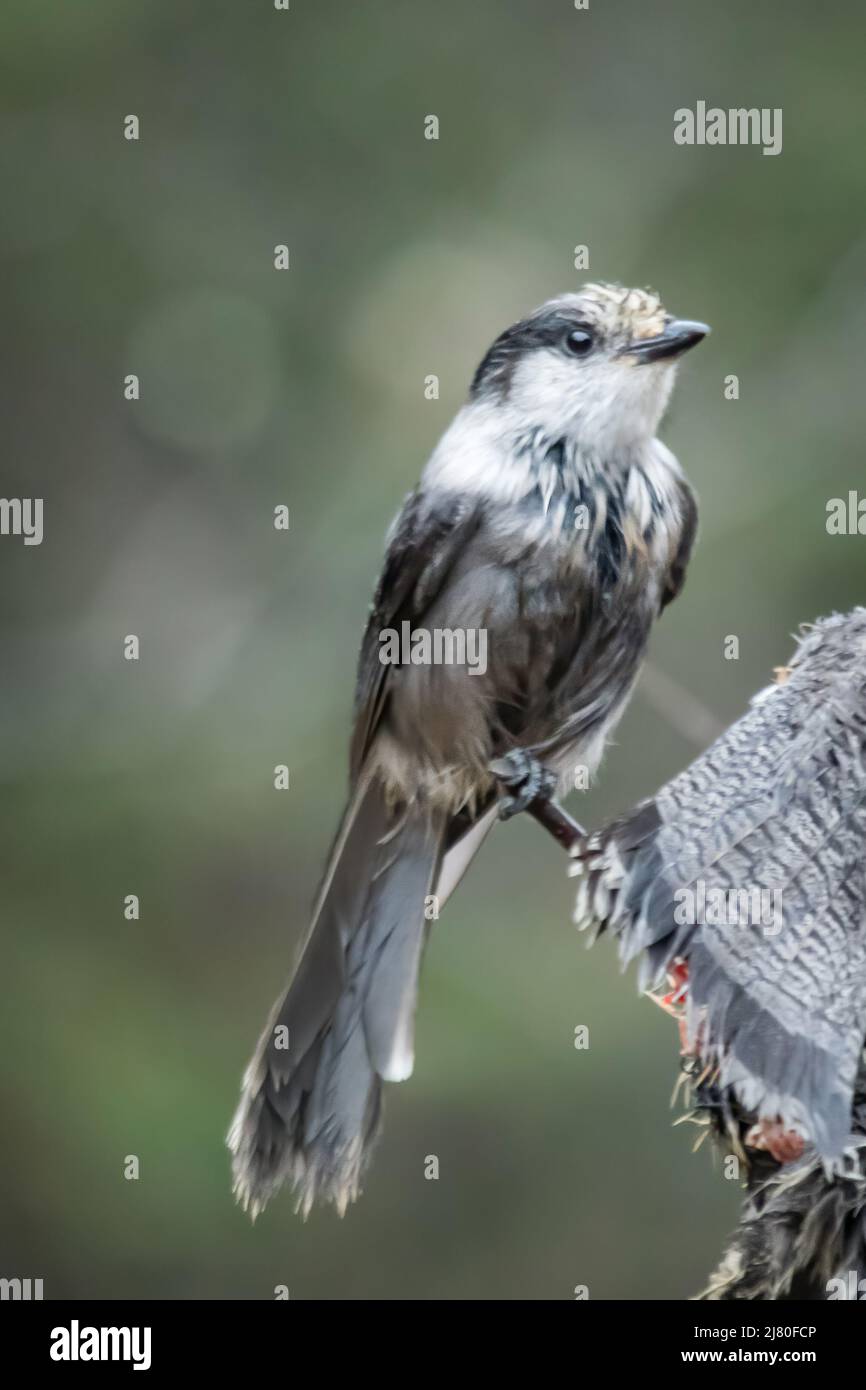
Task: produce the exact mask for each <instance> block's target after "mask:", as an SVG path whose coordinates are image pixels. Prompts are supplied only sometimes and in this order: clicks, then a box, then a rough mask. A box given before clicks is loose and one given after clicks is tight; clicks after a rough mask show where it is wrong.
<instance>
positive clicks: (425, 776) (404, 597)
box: [228, 285, 709, 1216]
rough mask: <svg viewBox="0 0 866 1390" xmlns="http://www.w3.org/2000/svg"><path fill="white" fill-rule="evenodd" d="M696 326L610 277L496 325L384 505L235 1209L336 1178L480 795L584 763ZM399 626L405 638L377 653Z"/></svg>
mask: <svg viewBox="0 0 866 1390" xmlns="http://www.w3.org/2000/svg"><path fill="white" fill-rule="evenodd" d="M708 331H709V330H708V329H707V327H706V325H704V324H701V323H693V322H689V321H684V320H681V319H675V318H673V317H672V316H671V315H670V314H667V313H666V312H665V310H664V308H663V307H662V305H661V303H660V301H659V299H658V298H657V296H656V295H654V294H652V293H649V292H646V291H642V290H628V289H623V288H620V287H618V286H611V285H587V286H585V287H584V288H583V289H582V290H581V291H580V292H579V293H574V294H564V295H562V296H560V297H559V298H557V299H553V300H550V301H549V302H548V303H546V304H543V305H542V306H541V308H539V309H537V310H536V311H535V312H534V313H532V314H530V315H529V316H528V317H527V318H525V319H523V320H521V321H520V322H519V323H516V324H514V325H513V326H512V327H510V328H508V329H506V330H505V332H503V333H502V334H500V336H499V337H498V338H497V339H496V340H495V342H494V343H493V345H492V346H491V348H490V349H489V351H488V352H487V355H486V356H485V357H484V359H483V361H482V362H481V364H480V366H479V367H478V370H477V371H476V373H475V376H474V379H473V381H472V385H471V388H470V392H469V399H468V401H467V403H466V404H465V405H464V406H463V408H462V409H461V410H460V411H459V412H458V414H457V416H456V417H455V419H454V421H453V422H452V424H451V426H450V427H449V428H448V430H447V431H446V432H445V434H444V436H443V437H442V439H441V440H440V442H439V444H438V445H437V447H436V448H435V449H434V451H433V454H432V456H431V458H430V460H429V462H428V463H427V466H426V468H425V469H424V472H423V474H422V477H421V481H420V484H419V485H418V486H417V487H416V489H415V490H414V492H411V493H410V494H409V496H408V497H407V499H406V501H405V503H404V505H403V508H402V510H401V511H400V513H399V515H398V517H397V518H396V520H395V522H394V523H393V525H392V527H391V530H390V533H389V536H388V540H387V549H386V554H385V561H384V566H383V569H382V573H381V576H380V579H379V583H378V587H377V589H376V593H375V596H374V599H373V604H372V609H371V612H370V617H369V621H368V623H367V628H366V631H365V634H364V638H363V643H362V647H361V654H360V659H359V665H358V676H357V686H356V698H355V721H354V730H353V734H352V740H351V752H350V774H349V799H348V805H347V807H346V810H345V812H344V815H343V819H342V822H341V824H340V827H339V830H338V832H337V835H336V838H335V840H334V844H333V846H332V849H331V853H330V857H329V859H328V863H327V866H326V869H325V872H324V876H323V879H322V882H321V885H320V888H319V891H318V895H317V898H316V901H315V904H314V908H313V914H312V925H311V927H310V931H309V934H308V936H307V940H306V944H305V946H304V949H303V952H302V954H301V957H300V960H299V962H298V965H297V969H296V971H295V974H294V977H293V978H292V980H291V982H290V984H289V986H288V989H287V991H286V993H285V994H284V995H283V996H282V997H281V998H280V1000H279V1001H278V1002H277V1004H276V1006H275V1008H274V1010H273V1012H272V1014H271V1017H270V1019H269V1021H268V1024H267V1026H266V1028H265V1031H264V1033H263V1034H262V1036H261V1038H260V1040H259V1044H258V1047H257V1048H256V1051H255V1054H254V1056H253V1059H252V1061H251V1063H250V1065H249V1067H248V1068H247V1071H246V1073H245V1076H244V1080H243V1086H242V1093H241V1101H240V1105H239V1107H238V1110H237V1112H236V1114H235V1117H234V1120H233V1122H232V1127H231V1130H230V1132H229V1136H228V1143H229V1147H230V1149H231V1151H232V1154H233V1167H234V1182H235V1192H236V1194H237V1196H238V1198H239V1200H240V1201H241V1202H242V1203H243V1205H244V1206H245V1207H246V1208H247V1209H249V1210H250V1211H251V1212H252V1214H253V1215H254V1216H255V1215H256V1214H257V1212H258V1211H260V1210H261V1208H262V1207H263V1206H264V1204H265V1203H266V1202H267V1201H268V1199H269V1198H270V1197H271V1196H272V1195H273V1194H274V1192H275V1191H276V1190H277V1188H279V1187H280V1185H281V1184H282V1183H283V1182H284V1181H286V1180H288V1181H289V1182H291V1183H292V1185H293V1186H294V1188H295V1191H296V1194H297V1197H298V1205H299V1207H300V1208H301V1209H302V1210H303V1211H304V1212H305V1213H306V1211H308V1210H309V1207H310V1206H311V1204H312V1203H313V1201H314V1200H315V1199H316V1198H322V1199H324V1200H330V1201H333V1202H334V1203H335V1205H336V1206H337V1208H338V1209H339V1210H340V1211H341V1212H342V1211H343V1210H345V1207H346V1205H347V1203H348V1202H349V1201H351V1200H352V1199H354V1198H355V1197H356V1196H357V1194H358V1190H359V1183H360V1179H361V1177H362V1174H363V1172H364V1169H365V1166H366V1163H367V1161H368V1158H369V1153H370V1149H371V1146H372V1143H373V1140H374V1138H375V1136H376V1133H377V1130H378V1127H379V1121H380V1114H381V1109H382V1083H383V1081H402V1080H404V1079H405V1078H406V1077H408V1076H409V1075H410V1073H411V1071H412V1066H413V1031H414V1014H415V1005H416V998H417V992H418V975H419V968H420V964H421V955H422V951H423V947H424V943H425V939H426V936H427V931H428V927H429V922H430V920H432V919H434V918H435V917H436V916H437V915H438V911H439V910H440V909H441V907H442V906H443V905H444V903H445V901H446V900H447V898H448V897H449V895H450V893H451V892H452V890H453V888H454V887H455V885H456V884H457V883H458V881H459V879H460V878H461V876H462V875H463V873H464V871H465V869H466V867H467V865H468V863H469V861H470V860H471V858H472V856H473V855H474V854H475V852H476V851H477V849H478V848H479V846H480V844H481V842H482V840H483V839H484V837H485V835H486V834H487V832H488V830H489V829H490V827H491V825H492V824H493V822H494V820H495V819H496V816H497V809H500V813H501V814H503V815H507V814H509V813H512V812H513V811H515V810H519V809H521V808H522V807H524V806H526V805H527V804H528V803H529V802H530V801H531V800H532V799H533V798H535V797H536V796H537V795H538V793H539V790H540V789H541V788H544V789H552V787H553V786H559V787H561V788H564V787H565V786H567V785H574V773H575V769H576V768H578V767H580V768H584V769H585V770H586V772H587V775H591V774H592V772H594V770H595V768H596V766H597V764H598V762H599V760H600V758H601V754H602V749H603V746H604V742H605V739H606V737H607V736H608V735H609V733H610V732H611V730H612V728H613V727H614V725H615V724H616V722H617V720H618V719H619V717H620V715H621V714H622V712H623V709H624V707H625V705H626V702H627V700H628V698H629V695H630V693H631V690H632V688H633V686H634V683H635V680H636V678H637V674H638V671H639V668H640V664H641V660H642V657H643V655H644V652H645V649H646V645H647V641H648V638H649V634H650V629H651V628H652V624H653V621H654V619H655V618H656V617H657V615H658V614H659V613H660V612H661V610H662V609H663V608H664V607H665V605H666V604H667V603H669V602H670V601H671V599H673V598H675V597H676V595H677V594H678V593H679V591H680V589H681V587H682V584H683V581H684V577H685V570H686V565H687V563H688V558H689V553H690V550H691V546H692V542H693V539H694V534H695V528H696V520H697V511H696V505H695V499H694V496H693V494H692V491H691V489H690V488H689V486H688V484H687V482H686V481H685V479H684V477H683V474H682V472H681V469H680V466H679V464H678V463H677V460H676V459H675V458H674V456H673V454H672V453H671V452H670V450H669V449H667V448H666V447H665V445H664V444H662V443H661V442H660V441H659V440H658V439H657V438H656V437H655V435H656V429H657V427H658V425H659V421H660V420H661V417H662V414H663V412H664V409H665V406H666V404H667V401H668V398H669V396H670V393H671V389H672V386H673V382H674V375H675V370H676V363H677V359H678V358H679V357H680V355H681V354H682V353H683V352H685V351H686V350H687V349H689V348H691V347H693V346H694V345H695V344H696V343H698V342H700V340H701V339H702V338H703V337H704V336H705V334H706V333H707V332H708ZM400 631H409V632H411V634H412V645H411V648H409V649H407V648H406V647H405V646H404V648H403V649H402V651H401V654H400V656H399V659H396V660H390V661H386V660H385V659H384V656H385V647H384V645H383V635H384V634H385V633H386V632H387V633H394V632H400ZM419 632H420V633H421V634H422V637H423V636H424V635H425V634H426V635H429V634H435V633H438V634H443V633H444V634H450V637H451V638H452V639H453V638H454V634H475V635H476V636H477V635H479V634H480V635H483V638H484V641H483V650H484V653H485V661H484V662H483V663H482V662H480V661H478V662H476V663H475V664H474V665H470V664H469V663H468V662H465V661H464V662H462V663H461V662H460V661H459V660H458V661H454V660H451V661H449V660H448V659H447V658H446V659H445V660H439V661H437V660H435V659H433V658H430V657H429V653H430V652H434V651H435V650H436V648H435V646H434V645H433V644H430V645H428V647H426V648H425V646H424V643H423V642H421V643H420V644H419V645H418V646H416V645H415V638H416V636H417V634H418V633H419ZM480 649H481V646H480V645H479V647H478V650H480ZM441 650H443V649H441V648H440V654H441ZM419 652H420V653H421V656H422V659H420V660H419V659H417V658H418V654H419ZM425 652H427V653H428V656H427V659H424V654H425ZM453 652H454V649H453V647H452V652H451V654H452V655H453ZM458 655H459V649H458ZM503 783H504V785H505V786H506V787H507V788H508V791H509V793H510V794H509V795H508V796H506V797H505V798H504V800H503V801H502V802H501V803H500V801H499V797H500V791H501V784H503Z"/></svg>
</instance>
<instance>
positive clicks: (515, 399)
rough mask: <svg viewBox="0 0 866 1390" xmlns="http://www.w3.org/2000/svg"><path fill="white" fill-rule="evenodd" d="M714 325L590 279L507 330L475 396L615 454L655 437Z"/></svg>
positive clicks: (520, 420) (478, 376) (518, 418)
mask: <svg viewBox="0 0 866 1390" xmlns="http://www.w3.org/2000/svg"><path fill="white" fill-rule="evenodd" d="M709 331H710V330H709V328H708V327H707V325H706V324H704V323H695V322H692V321H691V320H688V319H676V318H674V317H673V316H672V315H671V314H668V313H666V312H665V309H664V307H663V306H662V303H661V301H660V300H659V298H658V296H657V295H655V294H653V293H651V292H650V291H647V290H629V289H623V288H621V287H620V286H618V285H585V286H584V287H583V289H581V290H580V291H578V292H577V293H576V294H564V295H560V296H559V297H558V298H557V299H551V300H548V302H547V303H546V304H542V305H541V307H540V308H539V309H536V310H535V312H534V313H532V314H530V315H529V317H528V318H525V319H522V320H521V321H520V322H519V323H516V324H513V325H512V327H511V328H507V329H506V330H505V332H504V333H501V334H500V336H499V337H498V338H497V339H496V341H495V342H494V343H493V345H492V347H491V348H490V350H489V351H488V353H487V355H486V357H485V358H484V360H483V362H482V363H481V365H480V366H479V368H478V370H477V372H476V373H475V377H474V379H473V382H472V392H471V395H472V399H473V400H474V401H479V402H480V401H487V402H490V403H491V404H493V403H496V404H497V405H499V406H500V407H501V408H502V409H504V410H505V411H506V412H508V413H509V415H512V416H513V417H514V420H515V423H516V424H517V425H519V426H524V425H525V426H531V427H538V428H539V429H541V430H543V431H544V432H545V433H546V434H549V435H550V436H551V437H557V436H560V435H568V436H571V437H572V438H574V439H576V440H577V442H578V443H579V445H580V446H581V447H582V448H585V449H587V450H591V451H592V452H593V453H597V454H600V455H602V456H605V455H607V454H610V453H612V452H614V451H616V450H618V449H622V448H629V447H631V446H633V445H636V444H640V443H641V442H642V441H644V440H649V439H651V438H652V437H653V435H654V434H655V432H656V429H657V428H658V424H659V421H660V420H661V417H662V414H663V413H664V409H665V406H666V405H667V402H668V398H669V396H670V393H671V389H672V387H673V382H674V375H675V372H676V365H677V362H678V360H679V358H680V357H681V355H682V354H683V353H684V352H686V351H687V350H688V349H689V348H691V347H694V346H695V344H696V343H699V342H700V341H701V339H702V338H704V337H705V336H706V334H707V333H709Z"/></svg>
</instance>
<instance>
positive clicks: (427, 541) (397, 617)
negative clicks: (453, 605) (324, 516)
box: [350, 488, 479, 779]
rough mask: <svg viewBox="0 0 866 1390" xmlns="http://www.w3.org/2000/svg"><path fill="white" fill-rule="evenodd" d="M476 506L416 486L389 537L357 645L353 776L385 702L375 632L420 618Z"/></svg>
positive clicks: (475, 519) (472, 523)
mask: <svg viewBox="0 0 866 1390" xmlns="http://www.w3.org/2000/svg"><path fill="white" fill-rule="evenodd" d="M478 524H479V513H478V506H477V503H476V502H475V501H473V500H472V499H466V498H463V497H460V496H459V495H456V494H448V495H446V496H437V497H436V498H435V500H431V499H430V497H429V496H428V495H427V494H426V493H425V492H424V491H423V490H422V489H421V488H416V490H415V491H414V492H411V493H410V494H409V496H408V497H407V499H406V501H405V503H404V505H403V508H402V510H401V512H400V513H399V515H398V516H397V518H396V520H395V522H394V524H393V525H392V527H391V530H390V532H389V535H388V544H387V549H386V553H385V561H384V564H383V566H382V572H381V575H380V577H379V582H378V584H377V586H376V592H375V594H374V596H373V602H372V605H371V608H370V615H369V618H368V620H367V626H366V629H365V631H364V637H363V640H362V643H361V653H360V656H359V659H358V676H357V682H356V686H355V723H354V729H353V733H352V748H351V755H350V766H351V773H352V778H353V779H354V778H356V777H357V775H358V773H359V771H360V769H361V766H362V764H363V761H364V758H365V757H366V755H367V752H368V751H369V748H370V744H371V742H372V739H373V736H374V734H375V732H376V729H377V728H378V726H379V721H380V720H381V717H382V712H383V710H384V708H385V705H386V702H387V698H388V686H389V682H388V674H389V671H390V667H389V666H388V665H386V664H383V662H382V661H381V660H380V653H381V651H382V645H381V641H380V634H381V633H382V631H383V630H384V629H386V628H393V629H396V630H398V631H399V628H400V624H401V623H402V622H405V621H409V622H410V623H412V624H415V623H417V622H418V620H419V619H420V618H422V617H423V615H424V613H425V611H426V610H427V608H428V607H429V605H430V603H431V602H432V600H433V599H434V598H435V597H436V595H437V594H438V593H439V591H440V589H441V588H442V585H443V583H444V581H445V579H446V577H447V575H448V573H449V571H450V570H451V568H452V566H453V564H454V562H455V560H456V559H457V557H458V555H459V554H460V552H461V550H462V549H463V547H464V545H465V544H466V543H467V541H468V540H469V538H470V536H472V535H473V534H474V532H475V531H476V530H477V528H478Z"/></svg>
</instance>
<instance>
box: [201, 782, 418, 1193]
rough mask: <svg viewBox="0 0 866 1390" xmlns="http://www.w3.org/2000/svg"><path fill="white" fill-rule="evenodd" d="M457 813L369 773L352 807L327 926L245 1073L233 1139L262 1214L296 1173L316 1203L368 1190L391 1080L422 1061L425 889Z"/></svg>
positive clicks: (316, 930)
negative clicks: (404, 794) (400, 799)
mask: <svg viewBox="0 0 866 1390" xmlns="http://www.w3.org/2000/svg"><path fill="white" fill-rule="evenodd" d="M444 829H445V817H444V814H443V813H434V812H430V811H427V810H423V809H422V808H420V807H410V808H406V807H403V808H400V809H399V810H394V809H392V808H390V807H389V805H388V803H387V800H386V798H385V795H384V792H383V789H382V787H381V785H380V783H379V782H378V781H377V780H375V779H368V780H367V781H366V782H365V783H362V784H361V786H360V787H359V789H358V791H357V792H356V794H355V797H354V798H353V801H352V803H351V804H350V806H349V809H348V810H347V813H346V816H345V818H344V821H343V825H342V827H341V831H340V833H339V835H338V837H337V840H336V843H335V845H334V849H333V852H332V856H331V860H330V862H329V865H328V869H327V872H326V874H325V878H324V881H323V885H322V889H321V892H320V894H319V899H318V903H317V908H316V913H315V916H314V920H313V926H312V929H311V931H310V934H309V936H308V938H307V943H306V946H305V948H304V951H303V954H302V956H301V959H300V961H299V964H298V967H297V970H296V972H295V975H294V977H293V979H292V981H291V983H290V985H289V987H288V990H287V991H286V994H285V995H284V996H283V998H282V999H281V1000H279V1001H278V1003H277V1004H276V1006H275V1008H274V1010H273V1012H272V1014H271V1017H270V1020H269V1022H268V1025H267V1027H266V1029H265V1031H264V1033H263V1034H262V1036H261V1038H260V1040H259V1043H258V1046H257V1048H256V1051H255V1054H254V1056H253V1059H252V1061H251V1062H250V1065H249V1067H248V1068H247V1071H246V1073H245V1075H244V1080H243V1084H242V1088H241V1101H240V1104H239V1106H238V1109H237V1112H236V1114H235V1116H234V1119H233V1121H232V1126H231V1129H230V1131H229V1135H228V1141H227V1142H228V1145H229V1148H230V1149H231V1151H232V1155H233V1170H234V1186H235V1193H236V1195H237V1197H238V1199H239V1200H240V1201H241V1203H242V1204H243V1205H244V1207H245V1208H247V1209H248V1210H250V1211H251V1213H252V1214H253V1216H255V1215H257V1213H258V1212H259V1211H260V1210H261V1209H262V1208H263V1207H264V1205H265V1204H266V1203H267V1201H268V1200H269V1198H270V1197H272V1196H273V1195H274V1193H275V1192H276V1191H277V1189H278V1188H279V1187H280V1186H281V1185H282V1184H283V1183H284V1182H286V1181H288V1182H290V1183H291V1184H292V1186H293V1187H294V1189H295V1191H296V1194H297V1197H298V1206H299V1208H300V1209H302V1210H303V1211H304V1213H306V1212H307V1211H308V1210H309V1208H310V1206H311V1205H312V1203H313V1202H314V1200H316V1199H317V1198H321V1199H323V1200H326V1201H332V1202H334V1204H335V1205H336V1206H337V1208H338V1209H339V1210H340V1211H341V1212H342V1211H344V1210H345V1208H346V1206H347V1205H348V1203H349V1202H350V1201H352V1200H354V1198H355V1197H356V1196H357V1195H358V1191H359V1187H360V1181H361V1178H362V1176H363V1172H364V1169H365V1168H366V1165H367V1162H368V1160H369V1156H370V1152H371V1149H372V1146H373V1144H374V1142H375V1139H376V1135H377V1132H378V1128H379V1123H380V1119H381V1112H382V1082H383V1080H387V1081H397V1080H403V1079H404V1078H405V1077H407V1076H408V1075H409V1074H410V1073H411V1071H412V1061H413V1033H414V1015H415V1005H416V999H417V990H418V973H419V969H420V964H421V954H422V951H423V946H424V940H425V936H426V927H427V922H426V918H425V913H424V907H425V898H426V897H427V895H428V894H430V893H431V892H432V891H433V889H434V887H435V882H436V876H437V874H438V871H439V866H440V859H441V843H442V840H443V834H444Z"/></svg>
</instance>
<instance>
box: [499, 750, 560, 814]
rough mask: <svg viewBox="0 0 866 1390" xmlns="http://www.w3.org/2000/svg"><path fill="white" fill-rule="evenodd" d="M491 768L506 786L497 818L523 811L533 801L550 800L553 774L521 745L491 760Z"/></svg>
mask: <svg viewBox="0 0 866 1390" xmlns="http://www.w3.org/2000/svg"><path fill="white" fill-rule="evenodd" d="M490 771H491V772H492V773H493V776H494V777H495V778H496V780H497V782H501V784H502V785H503V787H506V788H507V795H505V796H503V797H501V798H500V800H499V819H500V820H510V819H511V817H512V816H516V815H519V813H520V812H521V811H526V810H527V809H528V808H529V807H530V806H531V805H532V803H533V802H534V801H549V800H550V798H551V797H552V796H553V793H554V792H555V790H556V785H557V778H556V774H555V773H553V772H551V771H550V769H549V768H547V767H545V766H544V763H542V762H540V761H539V759H538V758H535V757H533V755H532V754H531V753H527V752H526V750H525V749H523V748H515V749H513V750H512V751H511V752H510V753H506V754H505V756H504V757H502V758H496V759H494V761H493V762H492V763H491V764H490Z"/></svg>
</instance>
